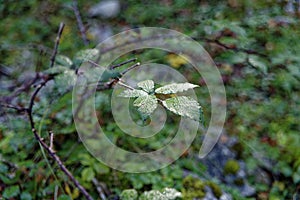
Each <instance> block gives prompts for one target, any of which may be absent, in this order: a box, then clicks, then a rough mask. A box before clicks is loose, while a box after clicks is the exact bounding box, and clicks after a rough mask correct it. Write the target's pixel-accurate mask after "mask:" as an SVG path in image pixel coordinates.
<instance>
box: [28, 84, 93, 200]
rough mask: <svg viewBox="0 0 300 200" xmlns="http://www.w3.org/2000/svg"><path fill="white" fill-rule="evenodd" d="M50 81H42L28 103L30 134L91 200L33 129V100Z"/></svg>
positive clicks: (88, 197) (89, 197)
mask: <svg viewBox="0 0 300 200" xmlns="http://www.w3.org/2000/svg"><path fill="white" fill-rule="evenodd" d="M49 80H51V79H46V80H44V81H43V82H42V83H41V84H40V85H38V86H37V87H36V90H35V91H34V92H33V94H32V96H31V98H30V102H29V107H28V108H27V109H26V111H27V114H28V117H29V121H30V126H31V130H32V133H33V134H34V136H35V138H36V140H37V141H38V142H39V143H40V144H41V145H42V147H43V148H44V149H45V150H46V151H47V152H48V154H49V155H50V157H52V159H54V160H55V162H56V163H57V164H58V166H59V168H60V169H61V170H62V171H63V172H64V174H66V175H67V176H68V178H69V179H70V180H71V181H72V182H73V183H74V185H75V186H76V187H77V188H78V189H79V190H80V192H81V193H82V194H83V195H84V196H85V198H86V199H87V200H93V198H92V196H91V195H90V194H89V193H88V192H87V191H86V189H85V188H84V187H83V186H82V185H81V184H80V183H79V182H78V180H77V179H76V178H75V177H74V176H73V174H72V173H71V172H70V171H69V170H68V169H67V167H66V166H65V165H64V163H63V162H62V161H61V159H60V157H58V156H57V155H56V153H55V151H54V150H53V149H52V148H51V147H50V146H48V145H47V144H46V143H45V142H44V139H43V138H41V137H40V136H39V134H38V132H37V130H36V128H35V122H34V120H33V116H32V108H33V106H34V99H35V98H36V96H37V95H38V93H39V92H40V90H41V89H42V88H43V87H44V86H45V85H46V83H47V82H48V81H49Z"/></svg>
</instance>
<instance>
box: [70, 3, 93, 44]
mask: <svg viewBox="0 0 300 200" xmlns="http://www.w3.org/2000/svg"><path fill="white" fill-rule="evenodd" d="M72 10H73V12H74V14H75V17H76V20H77V25H78V28H79V31H80V35H81V38H82V40H83V43H84V45H85V46H87V45H89V40H88V39H87V36H86V30H85V27H84V25H83V22H82V19H81V15H80V12H79V9H78V2H77V0H73V6H72Z"/></svg>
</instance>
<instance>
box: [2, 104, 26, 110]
mask: <svg viewBox="0 0 300 200" xmlns="http://www.w3.org/2000/svg"><path fill="white" fill-rule="evenodd" d="M0 105H1V106H3V107H5V108H11V109H14V110H16V111H17V112H25V111H26V108H23V107H19V106H15V105H12V104H6V103H0Z"/></svg>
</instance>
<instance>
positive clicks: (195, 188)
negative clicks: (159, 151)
mask: <svg viewBox="0 0 300 200" xmlns="http://www.w3.org/2000/svg"><path fill="white" fill-rule="evenodd" d="M182 185H183V189H182V197H183V199H187V200H192V199H195V198H203V197H204V196H205V184H204V182H203V181H201V180H199V179H197V178H193V177H191V176H187V177H185V178H184V179H183V181H182Z"/></svg>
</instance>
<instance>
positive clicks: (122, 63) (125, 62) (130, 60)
mask: <svg viewBox="0 0 300 200" xmlns="http://www.w3.org/2000/svg"><path fill="white" fill-rule="evenodd" d="M135 61H137V58H132V59H129V60H126V61H124V62H121V63H119V64H116V65H112V66H110V67H109V69H115V68H118V67H121V66H123V65H126V64H128V63H131V62H135Z"/></svg>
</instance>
